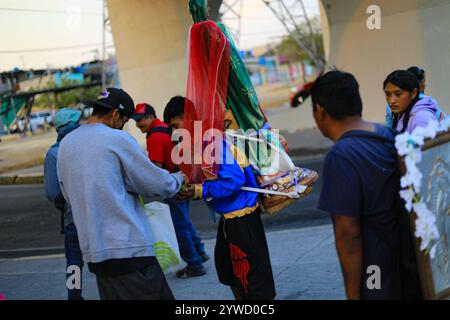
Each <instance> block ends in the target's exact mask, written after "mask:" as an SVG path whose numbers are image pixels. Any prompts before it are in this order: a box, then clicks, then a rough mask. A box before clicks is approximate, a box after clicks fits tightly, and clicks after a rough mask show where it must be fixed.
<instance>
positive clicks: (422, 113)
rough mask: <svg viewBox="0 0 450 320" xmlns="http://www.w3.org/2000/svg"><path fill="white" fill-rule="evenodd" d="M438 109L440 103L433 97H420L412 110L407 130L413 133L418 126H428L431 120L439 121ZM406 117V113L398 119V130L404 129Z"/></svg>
mask: <svg viewBox="0 0 450 320" xmlns="http://www.w3.org/2000/svg"><path fill="white" fill-rule="evenodd" d="M438 110H440V108H439V105H438V103H437V101H436V100H435V99H434V98H433V97H429V96H425V97H424V98H422V99H420V100H419V101H417V103H416V104H415V105H414V107H413V108H412V110H411V115H410V117H409V121H408V124H407V128H406V131H407V132H409V133H411V132H413V131H414V129H415V128H417V127H426V126H427V125H428V122H429V121H431V120H433V121H439V119H438V117H437V112H438ZM404 119H405V114H403V115H402V116H401V117H400V120H399V121H398V124H397V128H396V129H397V131H401V130H402V129H403V120H404Z"/></svg>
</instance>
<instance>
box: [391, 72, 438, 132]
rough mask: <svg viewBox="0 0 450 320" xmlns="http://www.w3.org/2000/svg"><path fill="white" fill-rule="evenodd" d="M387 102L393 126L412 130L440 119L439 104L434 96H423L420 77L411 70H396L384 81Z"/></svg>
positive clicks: (401, 130)
mask: <svg viewBox="0 0 450 320" xmlns="http://www.w3.org/2000/svg"><path fill="white" fill-rule="evenodd" d="M383 89H384V93H385V95H386V102H387V103H388V105H389V108H390V110H391V112H392V114H393V123H392V128H394V129H396V130H397V131H399V132H405V131H408V132H412V131H413V130H414V129H415V128H417V127H426V126H427V125H428V123H429V121H432V120H433V121H439V118H438V115H437V113H438V112H439V110H440V109H439V106H438V103H437V102H436V100H435V99H434V98H432V97H428V96H425V95H424V96H422V97H421V95H420V93H421V90H420V89H421V85H420V81H419V79H418V78H417V77H416V76H415V75H414V74H413V73H411V72H410V71H406V70H396V71H394V72H392V73H391V74H389V75H388V77H387V78H386V80H385V81H384V83H383Z"/></svg>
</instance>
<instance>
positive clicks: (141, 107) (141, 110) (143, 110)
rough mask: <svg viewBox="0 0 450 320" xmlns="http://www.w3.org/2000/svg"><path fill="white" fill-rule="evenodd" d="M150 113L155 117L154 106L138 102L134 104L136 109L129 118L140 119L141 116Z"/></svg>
mask: <svg viewBox="0 0 450 320" xmlns="http://www.w3.org/2000/svg"><path fill="white" fill-rule="evenodd" d="M148 115H152V116H154V117H155V118H156V112H155V108H153V107H152V106H151V105H149V104H148V103H139V104H137V105H136V110H135V112H134V114H133V115H132V116H131V119H134V120H136V121H139V120H141V119H142V118H143V117H145V116H148Z"/></svg>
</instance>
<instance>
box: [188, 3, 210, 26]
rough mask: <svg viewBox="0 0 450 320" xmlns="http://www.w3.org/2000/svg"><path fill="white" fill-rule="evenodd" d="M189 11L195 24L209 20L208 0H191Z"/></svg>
mask: <svg viewBox="0 0 450 320" xmlns="http://www.w3.org/2000/svg"><path fill="white" fill-rule="evenodd" d="M189 11H191V15H192V19H193V20H194V22H195V23H197V22H202V21H206V20H208V16H207V8H206V0H189Z"/></svg>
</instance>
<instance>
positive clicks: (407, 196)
mask: <svg viewBox="0 0 450 320" xmlns="http://www.w3.org/2000/svg"><path fill="white" fill-rule="evenodd" d="M414 196H415V193H414V190H413V189H412V188H409V189H406V190H401V191H400V197H401V198H402V199H403V200H405V207H406V210H408V212H410V211H411V210H412V207H413V199H414Z"/></svg>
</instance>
